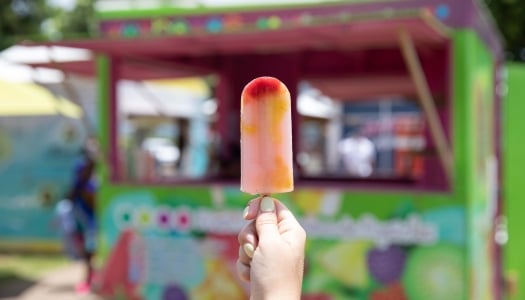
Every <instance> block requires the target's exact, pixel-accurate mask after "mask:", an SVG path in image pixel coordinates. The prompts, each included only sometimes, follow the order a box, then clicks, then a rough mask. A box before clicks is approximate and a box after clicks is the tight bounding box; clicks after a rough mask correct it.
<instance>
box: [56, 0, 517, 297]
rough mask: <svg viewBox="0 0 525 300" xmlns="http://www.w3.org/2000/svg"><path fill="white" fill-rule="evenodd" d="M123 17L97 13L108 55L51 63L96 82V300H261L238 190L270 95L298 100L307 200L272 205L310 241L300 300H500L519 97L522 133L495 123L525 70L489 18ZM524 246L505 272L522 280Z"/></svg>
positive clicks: (295, 197) (115, 9) (112, 8)
mask: <svg viewBox="0 0 525 300" xmlns="http://www.w3.org/2000/svg"><path fill="white" fill-rule="evenodd" d="M121 2H122V1H121ZM124 2H126V1H124ZM128 2H129V3H128V4H129V5H127V6H126V5H124V6H117V5H116V4H115V1H98V2H97V7H98V28H99V33H100V34H99V37H98V38H96V39H90V40H74V41H61V42H57V43H53V44H54V45H61V46H69V47H77V48H85V49H90V50H92V51H93V52H94V53H96V59H95V60H94V61H81V62H67V63H55V64H54V65H53V67H55V68H61V69H63V70H65V71H69V72H75V73H78V74H85V75H95V76H96V78H97V80H98V99H99V128H100V129H99V139H100V144H101V149H102V161H101V163H100V165H99V167H100V168H99V170H100V172H99V175H100V182H101V186H100V192H99V202H98V221H99V231H100V233H99V241H100V243H99V254H100V256H101V261H102V264H103V266H102V270H101V273H100V276H99V277H100V278H99V279H100V282H99V292H100V293H101V294H104V295H107V296H110V297H111V296H113V297H119V296H120V297H123V298H126V299H177V300H182V299H248V297H249V295H248V291H249V289H248V287H247V285H246V283H244V282H242V281H240V279H239V278H238V276H237V274H236V271H235V262H236V259H237V251H238V244H237V240H236V235H237V233H238V232H239V230H240V228H241V227H242V226H243V225H244V223H245V222H244V220H243V219H242V210H243V208H244V207H245V205H246V203H247V201H248V200H250V199H252V198H254V197H255V196H254V195H247V194H243V193H241V192H240V190H239V176H240V165H239V155H240V153H239V151H240V150H239V130H238V128H239V110H240V94H241V91H242V88H243V87H244V85H245V84H246V83H248V82H249V81H250V80H251V79H253V78H255V77H258V76H261V75H270V76H274V77H277V78H279V79H281V80H282V81H283V82H284V83H285V84H286V85H287V86H288V88H289V89H290V92H291V95H292V107H293V108H292V122H293V129H292V132H293V137H292V144H293V148H294V159H295V167H296V168H295V190H294V191H293V192H292V193H287V194H281V195H275V197H277V198H279V199H280V200H282V201H284V202H285V203H286V204H287V205H288V206H289V207H290V209H291V210H292V211H293V212H294V213H295V214H296V215H297V216H298V218H299V220H300V222H301V224H302V225H303V226H304V227H305V229H306V231H307V234H308V239H307V246H306V247H307V249H306V252H307V255H306V271H305V275H304V284H303V299H327V300H328V299H333V300H335V299H345V300H347V299H373V300H381V299H396V300H401V299H410V300H423V299H424V300H443V299H447V300H455V299H503V297H504V294H505V293H506V290H507V289H505V286H506V284H505V282H506V281H505V279H504V278H505V275H504V274H505V272H504V269H505V268H504V267H503V258H504V257H505V256H504V255H503V251H502V249H503V247H502V245H503V244H505V243H506V240H507V237H508V236H507V235H506V229H505V225H507V226H509V228H510V232H511V234H513V232H512V226H513V223H512V222H514V220H515V219H514V218H517V220H516V222H517V221H519V216H511V215H513V214H519V208H518V207H517V206H512V205H511V204H509V205H508V207H509V209H510V208H512V209H513V211H510V212H509V218H508V222H507V223H505V218H504V217H503V216H504V215H505V213H504V210H503V209H504V206H503V205H502V203H504V201H503V199H504V198H503V197H502V195H503V194H505V193H502V192H501V191H502V187H504V186H505V185H502V184H501V182H502V178H504V177H509V178H512V179H511V180H509V182H508V185H509V186H510V185H512V184H514V186H513V187H512V188H509V189H516V190H518V189H519V187H516V186H517V185H519V179H518V175H515V174H513V173H512V172H516V173H519V174H521V175H523V174H522V171H521V170H518V169H512V168H509V169H508V170H509V171H508V172H506V171H505V172H502V170H503V169H505V168H504V167H505V164H509V162H508V161H505V160H502V159H501V157H503V156H504V155H502V154H506V151H509V154H510V155H509V157H514V158H512V162H514V159H515V161H516V162H518V161H519V160H520V159H521V161H522V160H523V159H522V158H520V156H522V154H521V153H524V152H523V151H521V152H520V151H518V149H519V148H520V147H521V148H522V146H521V144H520V142H519V141H518V140H517V139H516V135H518V134H519V133H515V134H514V133H510V131H509V132H508V133H506V135H505V137H506V140H505V141H506V144H502V143H501V140H502V134H501V132H502V131H503V130H502V129H504V128H507V125H509V127H510V126H513V128H514V130H519V129H517V128H518V127H517V126H518V125H516V124H517V123H520V122H521V121H518V119H519V116H518V115H519V110H518V108H519V106H520V105H521V104H519V102H518V101H516V100H515V98H518V93H513V92H512V89H511V90H510V93H509V94H508V97H507V98H505V99H507V102H506V103H508V104H509V106H508V110H506V111H505V116H506V117H509V118H510V119H508V120H507V122H508V124H507V123H505V122H502V120H501V118H500V115H503V114H502V112H503V108H502V105H501V104H502V99H503V98H504V96H505V95H507V94H506V90H507V88H512V87H516V88H517V89H519V88H520V86H519V85H520V84H519V83H520V82H519V81H518V80H517V79H514V80H511V79H512V77H511V75H512V74H515V73H520V72H521V73H523V70H524V69H523V68H520V67H515V68H514V67H513V68H511V69H510V71H509V72H506V71H505V68H504V61H503V55H502V48H501V44H502V41H501V38H500V36H499V33H498V31H497V29H496V27H495V26H494V24H493V23H492V21H491V17H490V15H489V14H488V13H487V11H486V9H485V7H484V6H483V5H482V4H481V3H479V2H478V1H475V0H466V1H456V0H441V1H437V0H425V1H415V0H391V1H387V0H367V1H365V0H363V1H335V2H330V3H323V4H319V3H317V4H294V5H291V4H290V5H275V6H268V5H266V6H265V5H261V6H255V5H254V6H245V7H223V6H216V7H213V6H195V7H183V8H181V7H180V6H178V7H173V6H172V5H171V4H170V2H168V1H165V2H163V3H164V4H162V5H161V6H156V7H154V8H150V7H145V6H138V4H137V3H136V2H133V1H128ZM133 3H135V4H133ZM159 5H160V4H159ZM189 77H191V78H195V77H198V78H204V79H203V80H205V81H206V82H207V84H208V85H209V86H210V87H211V92H210V96H209V99H207V100H202V101H194V103H193V104H192V105H189V107H193V109H188V110H187V111H186V110H185V108H184V107H185V106H184V107H182V106H181V107H180V108H179V109H174V110H171V109H169V108H168V107H164V106H159V107H157V108H158V109H157V111H154V112H147V111H144V112H143V113H141V111H138V112H137V113H134V114H124V113H122V111H121V109H120V108H121V107H123V106H125V105H126V101H129V99H128V98H127V97H126V96H125V95H123V94H122V93H121V92H120V90H119V88H118V84H117V83H119V82H122V81H126V80H128V81H129V80H156V82H157V83H156V84H159V81H158V80H159V79H171V78H189ZM521 78H525V74H521ZM507 79H508V80H507ZM160 84H167V83H165V82H164V83H160ZM513 95H516V96H514V97H515V98H512V97H511V96H513ZM520 95H521V94H520ZM180 101H184V100H183V99H172V102H173V103H178V102H180ZM186 108H187V107H186ZM511 122H512V123H513V124H510V123H511ZM514 123H515V124H514ZM360 138H362V139H363V140H364V142H363V143H362V144H359V142H358V140H359V139H360ZM356 145H357V146H356ZM359 145H365V146H363V147H361V146H359ZM502 145H505V147H502ZM511 147H514V148H513V149H514V150H509V149H510V148H511ZM356 148H358V149H361V150H356ZM513 151H514V152H513ZM515 168H519V166H518V165H516V166H515ZM505 170H506V169H505ZM501 174H504V175H505V176H501ZM519 178H521V179H523V176H522V177H519ZM516 193H517V192H516ZM508 196H509V197H511V196H514V194H511V192H509V193H508ZM514 197H518V196H514ZM513 199H514V198H513ZM512 201H516V200H512ZM512 203H514V202H512ZM513 205H519V204H518V203H515V204H513ZM510 240H511V241H510V244H509V245H516V246H515V247H516V248H510V247H509V248H508V249H509V251H508V253H509V257H510V256H512V257H513V258H512V259H510V260H509V263H508V265H507V266H506V268H507V269H513V268H514V269H516V268H517V270H519V264H520V263H521V262H520V258H519V257H518V255H517V253H519V251H518V250H519V246H520V245H517V244H518V243H519V241H516V243H513V242H512V238H511V239H510ZM513 251H514V252H513ZM521 261H523V259H521ZM520 292H521V291H519V289H518V291H517V293H520ZM521 293H523V292H521ZM516 295H517V294H516ZM516 297H518V296H516ZM515 299H518V298H515Z"/></svg>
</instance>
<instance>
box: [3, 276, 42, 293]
mask: <svg viewBox="0 0 525 300" xmlns="http://www.w3.org/2000/svg"><path fill="white" fill-rule="evenodd" d="M2 276H4V274H2ZM35 283H36V282H35V281H32V280H28V279H26V278H21V277H18V276H16V275H13V276H9V277H7V276H5V277H4V278H2V280H1V281H0V299H3V298H14V297H18V296H20V295H21V294H22V293H23V292H24V291H26V290H27V289H29V288H30V287H32V286H33V285H34V284H35Z"/></svg>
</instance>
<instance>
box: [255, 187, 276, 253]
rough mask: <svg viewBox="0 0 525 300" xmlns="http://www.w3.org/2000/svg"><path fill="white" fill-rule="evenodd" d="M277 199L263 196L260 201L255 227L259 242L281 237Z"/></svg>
mask: <svg viewBox="0 0 525 300" xmlns="http://www.w3.org/2000/svg"><path fill="white" fill-rule="evenodd" d="M277 225H278V223H277V215H276V213H275V201H274V199H272V198H270V197H263V198H262V199H261V200H260V203H259V214H258V216H257V218H256V219H255V229H256V230H257V236H258V238H259V242H261V243H262V242H263V241H264V240H272V239H276V238H278V237H279V235H280V234H279V228H278V226H277Z"/></svg>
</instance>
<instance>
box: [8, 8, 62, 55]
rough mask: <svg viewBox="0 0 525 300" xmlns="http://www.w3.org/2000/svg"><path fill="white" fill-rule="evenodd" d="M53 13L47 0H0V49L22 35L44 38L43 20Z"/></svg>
mask: <svg viewBox="0 0 525 300" xmlns="http://www.w3.org/2000/svg"><path fill="white" fill-rule="evenodd" d="M52 14H53V9H51V8H50V7H49V6H48V5H47V4H46V1H45V0H2V1H0V50H3V49H4V48H6V47H9V46H10V45H11V44H13V43H15V42H17V40H19V39H20V38H21V37H24V38H34V39H42V38H43V35H42V33H41V30H40V25H41V24H42V22H43V21H44V20H45V19H47V18H48V17H49V16H51V15H52Z"/></svg>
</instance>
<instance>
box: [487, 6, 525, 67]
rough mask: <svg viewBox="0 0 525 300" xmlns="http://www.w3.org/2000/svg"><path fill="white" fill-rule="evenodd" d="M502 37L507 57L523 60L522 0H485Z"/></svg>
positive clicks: (524, 12)
mask: <svg viewBox="0 0 525 300" xmlns="http://www.w3.org/2000/svg"><path fill="white" fill-rule="evenodd" d="M485 3H486V4H487V6H488V7H489V9H490V11H491V12H492V15H493V17H494V20H495V21H496V24H497V25H498V27H499V29H500V31H501V33H502V35H503V38H504V39H505V49H506V50H507V54H508V55H507V58H508V59H510V60H525V5H523V0H485Z"/></svg>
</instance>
